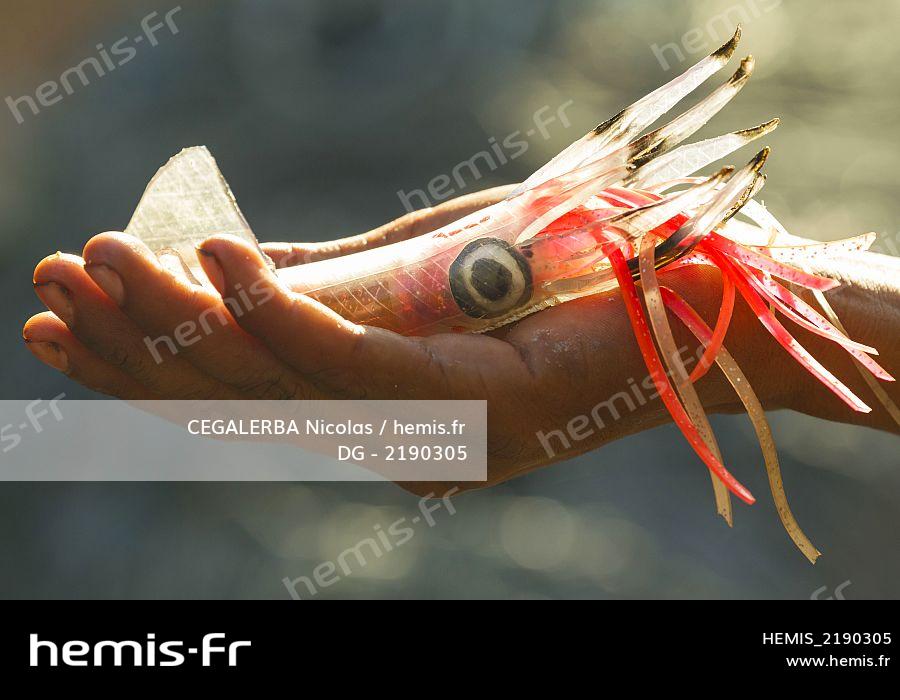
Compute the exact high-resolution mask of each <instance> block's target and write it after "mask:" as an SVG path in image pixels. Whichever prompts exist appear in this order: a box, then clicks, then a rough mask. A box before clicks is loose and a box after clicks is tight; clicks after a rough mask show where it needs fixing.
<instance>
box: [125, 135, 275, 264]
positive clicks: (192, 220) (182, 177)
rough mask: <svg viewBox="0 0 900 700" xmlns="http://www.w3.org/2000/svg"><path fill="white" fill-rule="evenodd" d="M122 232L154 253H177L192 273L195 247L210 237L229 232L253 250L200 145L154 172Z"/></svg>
mask: <svg viewBox="0 0 900 700" xmlns="http://www.w3.org/2000/svg"><path fill="white" fill-rule="evenodd" d="M125 233H127V234H129V235H132V236H135V237H137V238H140V239H141V240H142V241H143V242H144V243H146V244H147V246H148V247H149V248H150V249H151V250H152V251H154V252H155V253H160V252H162V251H166V252H171V251H175V252H177V253H178V254H179V255H180V256H181V258H182V260H183V261H184V262H185V264H186V265H187V266H188V267H189V268H190V269H191V271H192V272H194V274H195V275H196V274H197V272H198V271H200V265H199V262H198V260H197V254H196V250H195V248H194V246H196V245H197V244H198V243H201V242H202V241H203V240H205V239H206V238H209V237H210V236H214V235H217V234H231V235H233V236H237V237H238V238H242V239H244V240H245V241H249V242H251V243H253V245H254V246H258V244H257V241H256V236H254V235H253V232H252V231H251V230H250V226H249V225H248V224H247V220H246V219H245V218H244V215H243V214H241V210H240V209H239V208H238V205H237V202H236V201H235V199H234V195H233V194H232V193H231V189H230V188H229V187H228V183H227V182H226V181H225V178H224V177H223V176H222V173H221V172H220V171H219V167H218V166H217V165H216V161H215V159H214V158H213V157H212V154H210V152H209V151H208V150H207V148H206V147H205V146H196V147H194V148H186V149H184V150H183V151H182V152H181V153H179V154H178V155H177V156H174V157H173V158H172V159H171V160H169V162H168V163H166V164H165V165H164V166H163V167H162V168H160V169H159V171H158V172H157V173H156V175H155V176H154V177H153V179H152V180H151V181H150V184H149V185H147V189H146V190H145V191H144V196H143V197H141V201H140V203H139V204H138V206H137V209H136V210H135V212H134V215H133V216H132V217H131V222H130V223H129V224H128V227H127V228H126V229H125ZM198 279H204V277H203V276H202V275H201V276H200V277H198Z"/></svg>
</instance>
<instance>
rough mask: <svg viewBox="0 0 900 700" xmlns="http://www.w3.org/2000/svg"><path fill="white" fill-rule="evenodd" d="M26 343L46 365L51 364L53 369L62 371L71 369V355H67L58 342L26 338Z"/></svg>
mask: <svg viewBox="0 0 900 700" xmlns="http://www.w3.org/2000/svg"><path fill="white" fill-rule="evenodd" d="M25 344H26V345H27V346H28V349H29V350H31V352H32V353H33V354H34V356H35V357H36V358H37V359H39V360H40V361H41V362H43V363H44V364H45V365H50V366H51V367H53V369H58V370H59V371H60V372H68V371H69V356H68V355H66V351H65V350H63V349H62V348H61V347H60V346H59V344H58V343H49V342H35V341H31V340H26V341H25Z"/></svg>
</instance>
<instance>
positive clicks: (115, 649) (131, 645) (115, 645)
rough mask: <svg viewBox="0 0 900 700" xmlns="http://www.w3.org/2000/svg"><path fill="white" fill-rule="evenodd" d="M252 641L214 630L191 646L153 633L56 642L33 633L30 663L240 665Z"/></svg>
mask: <svg viewBox="0 0 900 700" xmlns="http://www.w3.org/2000/svg"><path fill="white" fill-rule="evenodd" d="M250 645H251V642H249V641H234V642H228V641H226V635H225V634H224V633H222V632H212V633H210V634H207V635H205V636H204V637H203V640H202V641H201V643H200V644H199V645H196V646H191V645H188V643H187V642H183V641H161V640H157V639H156V635H155V634H153V633H152V632H151V633H150V634H148V635H147V637H146V639H145V640H143V641H140V642H138V641H134V640H122V641H113V640H103V641H99V642H86V641H83V640H78V639H73V640H70V641H67V642H55V641H50V640H47V639H40V637H39V635H37V634H31V635H29V665H30V666H32V667H54V666H75V667H77V666H87V667H93V668H98V667H103V666H130V667H133V668H140V667H154V666H181V665H182V664H184V663H185V662H186V661H189V660H193V659H197V660H198V661H200V662H201V663H202V665H203V666H224V665H225V664H226V663H227V665H228V666H237V665H238V651H239V650H240V649H241V648H242V647H249V646H250Z"/></svg>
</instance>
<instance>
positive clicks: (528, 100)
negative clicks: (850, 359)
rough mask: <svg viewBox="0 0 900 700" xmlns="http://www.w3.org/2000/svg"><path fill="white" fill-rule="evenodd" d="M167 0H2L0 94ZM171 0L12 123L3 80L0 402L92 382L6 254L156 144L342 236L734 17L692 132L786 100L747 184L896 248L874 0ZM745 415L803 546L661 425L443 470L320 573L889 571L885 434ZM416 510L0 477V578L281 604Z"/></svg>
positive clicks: (263, 203)
mask: <svg viewBox="0 0 900 700" xmlns="http://www.w3.org/2000/svg"><path fill="white" fill-rule="evenodd" d="M178 2H179V0H152V1H151V2H144V1H143V0H135V1H129V2H122V1H121V0H103V1H100V0H96V1H74V0H73V1H72V2H65V3H61V2H56V1H53V0H30V2H27V3H24V2H11V1H10V0H3V1H2V2H0V8H2V13H0V15H2V16H3V18H4V22H2V23H0V85H2V89H0V100H3V99H5V98H6V97H7V96H10V97H13V98H18V97H20V96H22V95H25V94H30V95H32V96H34V94H35V92H36V90H37V89H38V87H39V86H40V85H41V84H42V83H44V82H45V81H48V80H58V78H59V76H60V75H61V74H62V73H63V72H64V71H65V70H66V69H68V68H70V67H72V66H75V65H77V64H79V63H80V62H81V61H83V60H85V59H87V58H89V57H99V56H100V48H98V45H100V44H102V45H103V47H105V48H106V49H108V48H109V47H110V46H112V45H113V44H114V43H115V42H116V41H117V40H119V39H120V38H123V37H135V36H138V35H139V34H141V20H142V18H143V17H145V16H147V15H148V14H149V13H151V12H157V13H159V15H160V18H161V17H162V15H164V14H165V13H166V12H168V11H169V10H171V9H173V8H174V7H176V6H177V3H178ZM180 2H181V7H182V9H181V11H180V12H178V13H177V14H176V15H174V20H175V23H176V25H177V28H178V30H179V31H178V33H177V34H173V33H171V32H170V31H169V30H168V29H166V28H163V29H160V30H159V31H158V32H157V34H156V39H157V41H158V45H156V46H152V45H151V44H150V43H149V42H148V41H143V42H142V43H133V44H130V45H131V46H133V47H134V48H135V50H136V55H135V56H134V57H133V60H131V61H130V62H129V63H127V64H126V65H123V66H121V67H119V68H117V69H116V70H115V71H112V72H110V73H109V74H107V75H105V76H104V77H102V78H96V79H92V80H91V82H90V84H89V85H88V86H81V85H80V84H78V83H77V82H76V89H75V90H74V92H73V94H71V95H67V96H65V98H64V99H63V100H62V101H60V102H59V103H58V104H54V105H52V106H49V107H46V108H43V109H42V110H41V112H40V113H39V114H38V115H33V114H31V112H30V111H29V109H28V107H27V106H21V107H20V109H21V110H23V116H24V122H23V123H22V124H19V123H17V120H16V118H15V117H14V115H13V113H12V111H11V110H10V109H9V107H8V105H5V104H3V103H2V102H0V293H2V298H3V311H2V322H0V357H2V359H3V361H2V363H0V382H2V384H0V386H2V397H3V398H20V399H25V398H37V397H44V398H49V397H52V396H54V395H56V394H57V393H59V392H60V391H65V392H66V393H67V395H68V396H69V397H71V398H84V397H88V396H90V393H89V392H87V391H86V390H84V389H81V388H80V387H77V386H75V385H73V384H71V383H69V382H68V381H67V380H66V379H65V378H64V377H62V376H59V375H56V374H54V373H53V372H52V371H51V370H49V369H47V368H46V367H43V366H41V365H39V364H38V362H37V361H36V360H34V359H33V358H32V357H31V355H30V354H29V353H28V351H27V350H26V349H25V347H24V346H23V344H22V342H21V333H20V330H21V325H22V323H23V321H24V320H25V319H26V318H27V317H28V316H29V315H31V314H32V313H35V312H37V311H39V310H40V309H41V307H40V305H39V303H38V301H37V299H36V298H35V297H34V295H33V292H32V290H31V272H32V270H33V268H34V265H35V263H36V262H37V261H38V260H39V259H40V258H42V257H43V256H45V255H47V254H50V253H52V252H54V251H56V250H57V249H61V250H65V251H80V249H81V246H82V244H83V243H84V242H85V241H86V239H87V238H89V237H90V236H91V235H92V234H94V233H97V232H99V231H103V230H111V229H121V228H122V227H123V226H124V225H125V224H126V223H127V221H128V219H129V216H130V214H131V212H132V210H133V208H134V206H135V204H136V203H137V200H138V198H139V196H140V194H141V192H142V190H143V187H144V186H145V184H146V183H147V181H148V179H149V178H150V176H151V175H152V174H153V173H154V172H155V170H156V169H157V168H158V167H159V166H160V165H161V164H162V163H164V162H165V161H166V160H167V159H168V157H169V156H171V155H173V154H174V153H176V152H178V151H179V150H180V149H181V148H182V147H184V146H189V145H195V144H206V145H208V146H209V147H210V149H211V150H212V151H213V153H214V154H215V155H216V156H217V158H218V160H219V163H220V165H221V167H222V170H223V171H224V172H225V174H226V176H227V177H228V178H229V180H230V182H231V185H232V187H233V189H234V191H235V193H236V194H237V197H238V200H239V201H240V203H241V206H242V208H243V210H244V212H245V214H246V215H247V217H248V219H249V221H250V222H251V224H252V225H253V227H254V229H255V231H256V233H257V235H258V236H259V237H260V238H261V239H262V240H276V239H299V240H324V239H328V238H334V237H338V236H343V235H347V234H350V233H356V232H359V231H363V230H366V229H368V228H371V227H374V226H376V225H379V224H381V223H383V222H385V221H387V220H389V219H392V218H394V217H396V216H398V215H400V214H402V213H403V212H404V207H403V205H402V203H401V200H400V198H399V197H398V194H397V193H398V191H410V190H413V189H420V188H424V187H425V186H426V185H427V183H428V182H429V181H430V180H431V179H432V178H434V177H435V176H437V175H440V174H443V173H449V172H450V170H451V168H452V167H453V166H454V165H455V164H457V163H459V162H460V161H461V160H464V159H467V158H469V157H470V156H472V155H473V154H475V153H477V152H478V151H481V150H483V149H485V148H486V147H488V144H489V139H491V138H492V137H493V138H495V139H497V140H498V141H502V140H503V138H504V137H506V136H507V135H509V134H513V133H514V132H516V131H519V130H522V131H524V130H526V129H529V128H530V127H531V120H532V115H533V114H534V113H535V112H536V111H537V110H538V109H540V108H541V107H544V106H549V107H551V108H553V109H556V108H557V107H559V106H561V105H563V104H566V103H567V102H569V101H570V100H571V101H573V104H572V105H571V107H570V108H569V109H568V111H567V114H568V116H569V117H570V119H571V126H570V127H569V128H565V127H564V126H563V125H561V124H560V123H555V124H551V125H550V126H549V127H548V131H549V138H548V139H546V140H544V139H543V138H541V137H540V136H538V137H536V138H534V139H531V140H530V142H529V149H528V151H527V153H525V154H524V155H522V156H521V157H520V158H518V159H516V160H514V161H512V162H510V163H508V164H507V165H504V166H503V167H500V168H498V169H496V170H495V171H493V172H490V173H487V174H486V176H485V177H483V178H482V179H480V180H478V181H470V182H468V183H466V187H465V188H463V190H461V191H472V190H475V189H480V188H482V187H487V186H492V185H495V184H501V183H506V182H512V181H519V180H521V179H522V178H524V177H525V176H526V175H527V174H528V173H529V172H530V171H531V170H533V169H535V168H536V167H537V166H539V165H541V164H542V163H543V162H544V161H545V160H546V159H547V158H549V157H550V156H551V155H552V154H553V153H555V152H556V151H558V150H560V149H561V148H562V147H564V146H565V145H567V144H568V143H569V142H570V141H572V140H574V139H575V138H577V137H578V136H579V135H581V134H582V133H583V132H584V131H586V130H587V129H588V128H590V127H592V126H593V125H594V124H596V123H597V122H598V121H600V120H602V119H604V118H606V117H607V116H609V115H611V114H613V113H614V112H616V111H618V109H620V108H621V107H622V106H624V105H626V104H628V103H630V102H632V101H633V100H635V99H636V98H638V97H640V96H642V95H643V94H645V93H646V92H648V91H649V90H651V89H653V88H655V87H656V86H657V85H659V84H661V83H663V82H665V81H666V80H668V79H670V78H671V77H673V76H674V75H676V74H677V73H678V72H681V71H682V70H683V69H685V68H686V67H688V65H689V64H690V63H692V62H694V61H696V60H699V59H700V58H701V57H702V55H704V54H705V53H706V52H708V51H709V50H712V49H713V48H715V47H716V46H717V45H718V44H720V43H721V42H722V41H723V40H724V39H725V38H727V36H726V35H727V34H728V32H729V29H727V28H726V27H727V26H728V25H733V24H734V23H735V22H736V21H743V22H744V29H745V39H744V42H743V46H742V48H741V51H743V52H748V51H752V52H753V53H754V54H755V55H756V57H757V59H758V72H757V76H756V77H755V78H754V80H753V81H751V83H750V85H749V86H748V87H747V89H746V90H745V91H744V93H743V94H742V95H741V97H740V99H739V100H738V101H737V102H736V103H735V104H733V105H732V106H731V107H729V109H728V110H726V112H725V113H723V114H722V115H721V116H720V117H718V118H717V119H716V120H715V122H714V124H715V131H716V132H717V133H724V132H725V131H727V130H730V129H733V128H742V127H746V126H751V125H755V124H757V123H760V122H762V121H764V120H766V119H768V118H770V117H772V116H775V115H779V116H781V117H783V119H784V122H783V125H782V127H781V129H780V130H779V131H778V132H776V133H775V134H773V135H772V136H771V137H769V139H768V142H769V143H770V145H771V146H773V148H774V155H773V158H772V159H771V160H770V165H769V166H768V172H769V186H768V188H767V189H766V192H765V199H766V202H767V204H768V205H769V206H770V208H771V209H772V210H773V211H774V212H775V213H776V214H777V215H779V216H780V218H781V219H782V220H783V221H784V222H785V223H786V224H787V225H788V227H789V228H790V229H792V230H793V231H795V232H796V233H798V234H800V235H804V236H809V237H813V238H818V239H822V240H826V239H833V238H838V237H843V236H846V235H849V234H856V233H860V232H862V231H868V230H875V231H879V232H880V233H882V235H883V239H882V242H881V243H880V244H879V245H880V246H881V250H882V251H884V252H889V253H893V254H897V252H898V251H897V247H898V244H900V235H898V231H900V221H898V207H897V201H896V196H897V192H898V184H900V168H898V167H897V163H898V162H900V141H898V138H897V133H898V130H897V127H898V118H897V115H898V113H900V95H898V92H897V89H896V86H897V85H898V84H900V60H898V59H900V46H898V43H897V41H896V33H897V28H898V26H900V3H897V2H896V0H867V2H865V3H849V2H848V3H820V2H815V1H813V0H810V1H805V0H784V1H783V2H779V1H778V0H721V1H711V0H710V1H706V0H696V1H690V2H688V1H671V2H669V1H662V0H655V1H653V2H650V1H649V0H552V1H551V0H546V1H545V2H522V1H520V0H490V2H475V1H474V0H473V1H467V0H455V1H454V2H430V1H424V0H417V1H415V2H413V1H412V0H409V1H405V0H267V1H259V0H218V1H216V2H212V1H208V2H203V1H195V0H190V1H188V0H180ZM157 19H159V18H157ZM673 42H674V43H675V44H676V48H675V49H673V48H672V47H671V46H667V45H669V44H671V43H673ZM654 45H655V46H656V47H657V48H660V47H666V48H663V49H662V51H663V60H660V59H659V58H658V57H657V52H655V51H654V48H653V47H654ZM724 75H725V74H724V73H723V78H724ZM712 85H713V83H710V86H712ZM703 135H712V131H711V130H707V131H704V133H703ZM746 155H747V156H748V157H749V155H750V153H749V152H748V153H747V154H746ZM623 342H630V339H625V338H623ZM97 398H99V397H97ZM772 420H773V427H774V430H775V433H776V439H777V442H778V443H779V445H780V448H781V455H782V457H783V468H784V472H785V481H786V486H787V489H788V493H789V496H790V497H791V500H792V503H793V506H794V510H795V512H796V514H797V516H798V518H799V520H800V522H801V524H802V525H803V526H804V527H805V529H806V530H807V532H808V533H809V535H810V536H811V537H812V539H813V540H814V541H815V542H816V544H818V545H819V547H820V548H821V549H822V550H823V551H824V553H825V556H824V557H823V558H822V559H821V560H820V562H819V564H817V565H816V566H815V567H812V566H810V565H809V564H808V563H807V562H806V560H805V559H804V558H803V557H802V556H801V555H800V554H799V552H798V551H796V550H795V549H794V548H793V546H792V544H791V542H790V541H789V540H788V538H787V536H786V535H785V534H784V533H783V531H782V529H781V526H780V524H779V522H778V518H777V516H776V513H775V510H774V508H773V506H772V505H771V503H770V502H768V501H767V500H766V499H765V498H762V499H760V503H759V504H758V505H757V506H755V507H754V508H746V507H739V508H738V510H737V514H736V526H735V528H734V529H733V530H729V529H728V528H727V527H725V526H724V525H723V524H722V523H721V521H720V520H718V519H717V517H716V516H715V513H714V509H713V504H712V498H711V493H710V489H709V481H708V477H707V475H706V473H705V469H704V468H703V467H702V466H701V465H700V463H699V462H698V461H697V460H696V458H695V457H694V456H693V454H692V453H691V451H690V449H689V448H688V447H687V445H686V444H685V443H684V442H683V441H682V440H681V439H680V438H679V436H678V435H677V434H676V432H675V430H674V429H671V428H661V429H658V430H655V431H652V432H649V433H645V434H642V435H640V436H637V437H634V438H631V439H627V440H623V441H621V442H619V443H616V444H613V445H611V446H609V447H607V448H604V449H603V450H601V451H598V452H594V453H592V454H589V455H586V456H584V457H581V458H579V459H575V460H572V461H570V462H567V463H565V464H562V465H559V466H556V467H554V468H551V469H547V470H544V471H543V472H540V473H536V474H532V475H530V476H527V477H525V478H521V479H518V480H516V481H514V482H513V483H510V484H506V485H503V486H500V487H497V488H494V489H491V490H489V491H485V492H481V493H475V494H472V495H467V496H465V497H461V498H459V499H457V501H456V508H457V512H456V514H455V515H452V516H450V515H449V514H447V513H445V512H444V513H437V514H436V518H437V523H436V525H435V526H434V527H433V528H428V527H420V528H418V529H417V530H416V534H415V536H414V537H413V539H412V540H410V541H409V542H408V543H407V544H405V545H404V546H403V547H401V548H398V549H396V550H394V551H392V552H390V553H387V554H386V555H385V556H384V557H382V558H380V559H379V560H377V561H375V562H374V563H371V564H370V565H369V566H367V567H365V568H362V569H358V570H355V571H354V573H353V575H351V576H349V577H346V578H345V579H344V580H342V581H340V582H339V583H338V584H336V585H334V586H332V587H330V588H328V589H325V590H323V591H322V592H321V593H320V594H319V597H323V598H324V597H333V598H350V597H385V598H412V597H464V598H469V597H485V596H487V597H509V598H526V597H527V598H530V597H551V598H562V597H599V598H605V597H647V596H649V597H660V598H682V597H690V598H709V597H714V598H719V597H728V598H745V597H765V598H769V597H771V598H809V597H810V596H813V595H818V596H819V597H822V598H827V597H829V596H831V595H833V591H834V590H835V588H838V587H840V588H841V595H842V596H843V597H845V598H848V599H849V598H894V597H897V594H898V592H900V557H898V556H897V554H898V544H900V540H898V538H900V535H898V533H900V527H898V525H900V523H898V506H900V460H898V445H900V442H898V439H897V438H896V437H893V436H889V435H885V434H880V433H877V432H874V431H870V430H866V429H861V428H852V427H847V426H839V425H835V424H830V423H826V422H823V421H819V420H815V419H811V418H806V417H803V416H798V415H792V414H788V413H779V414H775V415H773V416H772ZM714 423H715V425H716V428H717V429H718V430H719V432H720V434H721V436H722V440H721V441H722V445H723V449H724V450H725V452H726V455H727V458H728V460H729V462H730V464H731V465H732V466H733V470H734V471H735V473H736V474H738V475H739V477H740V478H741V479H742V480H743V481H744V482H745V483H746V484H747V485H748V486H749V487H750V488H751V489H752V490H754V491H755V492H757V493H759V494H766V493H767V487H766V482H765V476H764V472H763V468H762V464H761V459H760V456H759V454H758V452H757V449H756V447H755V446H754V441H753V439H752V437H751V434H750V430H749V426H748V425H747V423H746V421H745V420H744V419H742V418H740V417H727V418H717V419H715V420H714ZM59 458H60V459H66V455H64V454H63V455H60V457H59ZM417 509H418V505H417V501H416V499H415V498H414V497H412V496H409V495H406V494H405V493H404V492H402V491H401V490H400V489H399V488H397V487H395V486H393V485H389V484H383V485H371V484H334V485H332V484H314V485H303V484H297V485H287V484H285V485H281V484H241V485H228V484H222V485H215V484H207V485H192V484H171V485H140V484H71V485H69V484H45V485H32V484H9V483H7V484H0V562H2V567H0V595H2V596H4V597H17V598H19V597H21V598H45V597H46V598H66V597H104V598H105V597H148V598H157V597H159V598H170V597H176V598H183V597H196V598H231V597H234V598H243V597H267V598H285V599H287V598H289V595H288V591H287V589H286V588H285V586H284V585H283V583H282V579H283V578H285V577H288V578H296V577H299V576H309V575H310V574H311V572H312V570H313V568H314V567H315V566H316V565H317V564H318V563H319V562H322V561H328V560H331V561H333V560H335V559H336V558H337V557H338V555H339V554H340V553H341V552H342V551H343V550H345V549H346V548H347V547H350V546H353V545H355V544H357V543H358V542H360V541H361V540H364V539H365V538H368V537H371V536H372V533H373V528H375V527H376V526H378V525H380V526H382V527H387V526H388V525H389V524H390V523H391V522H393V521H395V520H397V519H399V518H403V517H406V518H411V517H413V516H414V515H415V514H416V513H417ZM848 582H849V583H848ZM823 587H824V588H823ZM301 592H302V589H301Z"/></svg>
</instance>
